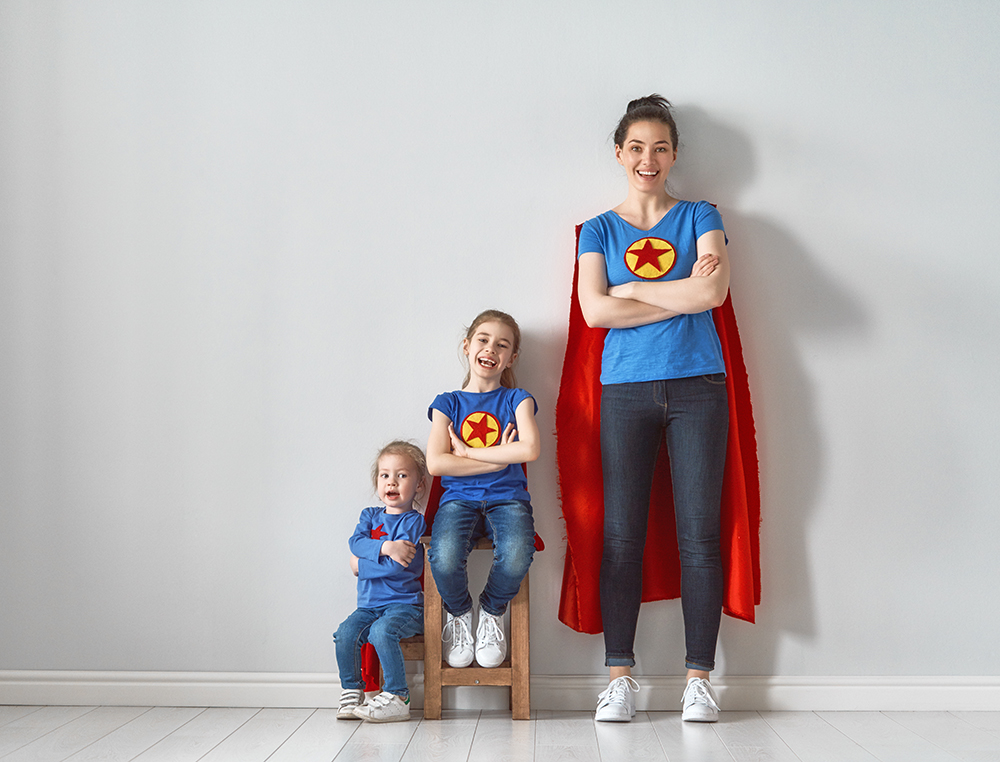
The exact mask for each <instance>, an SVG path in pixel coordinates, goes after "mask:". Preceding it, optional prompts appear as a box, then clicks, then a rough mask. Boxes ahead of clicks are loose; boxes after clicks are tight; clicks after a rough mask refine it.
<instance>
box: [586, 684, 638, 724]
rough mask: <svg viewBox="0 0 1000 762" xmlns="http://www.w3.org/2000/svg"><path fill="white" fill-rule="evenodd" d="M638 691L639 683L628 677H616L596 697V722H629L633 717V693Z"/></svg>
mask: <svg viewBox="0 0 1000 762" xmlns="http://www.w3.org/2000/svg"><path fill="white" fill-rule="evenodd" d="M638 691H639V683H637V682H636V681H635V680H633V679H632V678H631V677H629V676H628V675H625V676H623V677H617V678H615V679H614V680H612V681H611V683H610V685H608V689H607V690H606V691H604V693H602V694H601V695H600V696H598V697H597V699H598V700H597V714H596V715H594V719H595V720H597V721H598V722H631V721H632V718H633V717H635V695H634V694H635V693H637V692H638Z"/></svg>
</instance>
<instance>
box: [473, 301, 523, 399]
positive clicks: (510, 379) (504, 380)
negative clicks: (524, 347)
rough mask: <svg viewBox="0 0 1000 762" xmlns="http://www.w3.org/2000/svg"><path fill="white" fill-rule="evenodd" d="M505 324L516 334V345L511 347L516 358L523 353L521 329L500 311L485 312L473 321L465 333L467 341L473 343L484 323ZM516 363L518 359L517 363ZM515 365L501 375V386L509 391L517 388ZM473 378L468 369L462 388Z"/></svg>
mask: <svg viewBox="0 0 1000 762" xmlns="http://www.w3.org/2000/svg"><path fill="white" fill-rule="evenodd" d="M489 322H494V323H503V324H504V325H505V326H507V327H508V328H510V331H511V333H513V334H514V345H513V346H512V347H511V350H512V354H514V355H515V356H516V355H518V354H520V352H521V328H520V326H518V324H517V321H516V320H514V318H513V317H511V316H510V315H508V314H507V313H506V312H501V311H500V310H483V311H482V312H480V313H479V314H478V315H476V319H475V320H473V321H472V325H470V326H469V330H467V331H466V332H465V340H466V341H472V337H473V336H475V335H476V329H477V328H479V326H481V325H482V324H483V323H489ZM514 362H516V359H515V361H514ZM513 366H514V363H513V362H512V363H511V367H509V368H504V369H503V372H502V373H501V374H500V386H506V387H507V388H508V389H516V388H517V379H516V378H515V376H514V367H513ZM470 378H472V369H471V368H470V369H468V370H467V371H466V372H465V380H464V381H463V382H462V388H463V389H464V388H465V386H466V385H467V384H468V383H469V379H470Z"/></svg>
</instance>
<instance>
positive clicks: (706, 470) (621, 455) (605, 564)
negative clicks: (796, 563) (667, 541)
mask: <svg viewBox="0 0 1000 762" xmlns="http://www.w3.org/2000/svg"><path fill="white" fill-rule="evenodd" d="M728 429H729V406H728V398H727V395H726V377H725V374H722V373H718V374H714V375H710V376H693V377H691V378H676V379H668V380H664V381H646V382H641V383H632V384H609V385H608V386H605V387H604V388H603V390H602V394H601V455H602V463H603V472H604V555H603V558H602V560H601V616H602V618H603V620H604V645H605V651H606V654H605V658H606V661H605V664H606V666H630V667H631V666H635V654H634V653H633V650H632V649H633V645H634V642H635V629H636V622H637V620H638V618H639V603H640V601H641V599H642V554H643V549H644V547H645V545H646V523H647V520H648V517H649V498H650V491H651V489H652V486H653V469H654V466H655V464H656V455H657V452H658V450H659V448H660V441H661V439H664V438H665V441H666V445H667V453H668V454H669V456H670V477H671V480H672V481H673V491H674V513H675V516H676V521H677V542H678V546H679V551H680V562H681V610H682V611H683V614H684V636H685V641H686V647H687V655H686V659H685V662H686V665H687V668H688V669H701V670H711V669H713V668H714V667H715V646H716V641H717V640H718V636H719V624H720V621H721V619H722V586H723V578H722V553H721V549H720V545H719V538H720V528H719V527H720V512H721V500H722V476H723V471H724V469H725V462H726V441H727V434H728Z"/></svg>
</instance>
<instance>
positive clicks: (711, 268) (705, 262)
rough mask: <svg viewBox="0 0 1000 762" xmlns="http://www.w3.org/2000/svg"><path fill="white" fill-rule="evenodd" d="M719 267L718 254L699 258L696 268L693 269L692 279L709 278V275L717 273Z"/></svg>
mask: <svg viewBox="0 0 1000 762" xmlns="http://www.w3.org/2000/svg"><path fill="white" fill-rule="evenodd" d="M718 266H719V255H718V254H706V255H705V256H703V257H698V259H696V260H695V263H694V267H692V268H691V277H692V278H707V277H708V276H709V275H711V274H712V273H714V272H715V268H716V267H718Z"/></svg>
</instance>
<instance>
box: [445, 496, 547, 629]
mask: <svg viewBox="0 0 1000 762" xmlns="http://www.w3.org/2000/svg"><path fill="white" fill-rule="evenodd" d="M480 537H488V538H489V539H490V540H491V541H492V542H493V566H491V567H490V575H489V577H488V578H487V580H486V587H484V588H483V593H482V595H480V596H479V606H480V608H482V609H485V610H486V611H488V612H489V613H491V614H494V615H496V616H500V615H502V614H503V613H504V612H505V611H506V610H507V604H508V603H509V602H510V600H511V599H512V598H513V597H514V596H515V595H517V591H518V590H519V589H520V587H521V580H523V579H524V576H525V575H526V574H527V573H528V567H529V566H531V559H532V557H533V556H534V555H535V520H534V519H533V518H532V516H531V503H528V502H525V501H523V500H498V501H474V500H449V501H448V502H446V503H443V504H441V506H439V507H438V510H437V513H435V514H434V524H433V526H432V527H431V546H430V549H429V550H428V552H427V559H428V561H429V562H430V565H431V571H432V572H433V573H434V581H435V583H437V588H438V592H440V593H441V602H442V604H444V607H445V610H446V611H447V612H448V613H449V614H451V615H452V616H462V614H464V613H465V612H467V611H469V610H470V609H471V608H472V596H471V595H470V594H469V574H468V571H467V569H466V561H467V560H468V558H469V553H471V552H472V548H473V546H474V545H475V544H476V540H478V539H479V538H480Z"/></svg>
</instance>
